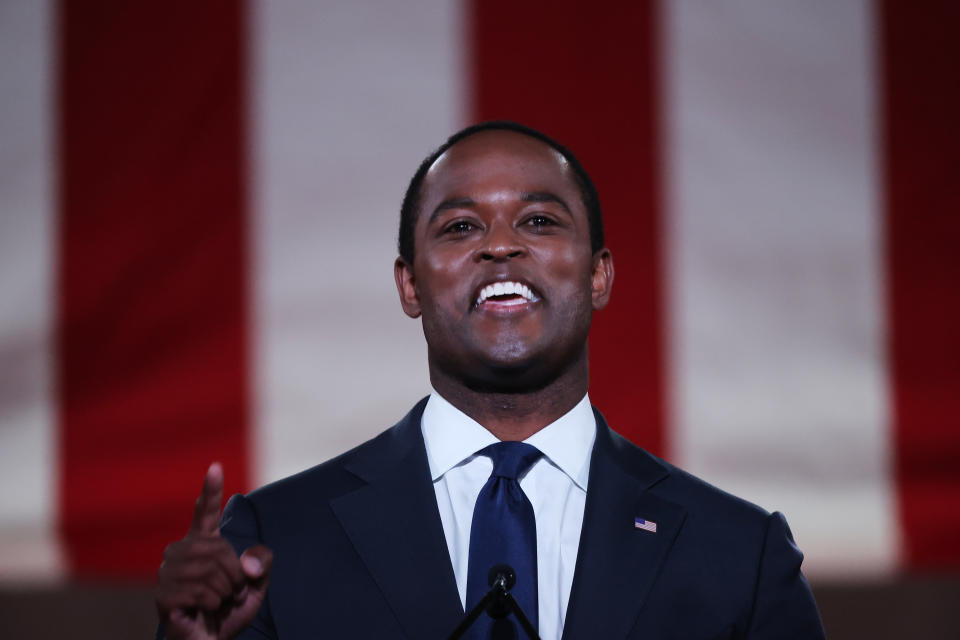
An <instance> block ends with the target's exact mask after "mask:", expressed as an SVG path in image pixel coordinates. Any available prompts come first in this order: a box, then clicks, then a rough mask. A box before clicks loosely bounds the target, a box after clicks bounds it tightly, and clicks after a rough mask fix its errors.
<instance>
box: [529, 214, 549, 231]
mask: <svg viewBox="0 0 960 640" xmlns="http://www.w3.org/2000/svg"><path fill="white" fill-rule="evenodd" d="M526 223H527V224H529V225H532V226H534V227H537V228H538V229H539V228H542V227H549V226H552V225H554V224H556V223H555V222H554V221H553V220H551V219H550V218H548V217H547V216H530V217H529V218H527V221H526Z"/></svg>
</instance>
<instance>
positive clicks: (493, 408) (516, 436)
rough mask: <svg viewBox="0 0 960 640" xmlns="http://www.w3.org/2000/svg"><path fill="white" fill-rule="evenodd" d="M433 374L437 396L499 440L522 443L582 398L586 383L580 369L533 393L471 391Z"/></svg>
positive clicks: (432, 379) (585, 375)
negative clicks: (521, 441)
mask: <svg viewBox="0 0 960 640" xmlns="http://www.w3.org/2000/svg"><path fill="white" fill-rule="evenodd" d="M435 373H436V372H431V376H430V378H431V382H432V384H433V388H434V389H436V391H437V393H439V394H440V395H441V396H443V398H444V399H445V400H447V401H448V402H449V403H450V404H452V405H453V406H455V407H456V408H457V409H459V410H460V411H462V412H464V413H465V414H467V415H468V416H470V417H471V418H473V419H474V420H476V421H477V422H478V423H480V424H481V425H482V426H483V427H484V428H485V429H487V431H489V432H490V433H492V434H493V435H494V436H496V437H497V438H498V439H499V440H518V441H519V440H526V439H527V438H529V437H530V436H532V435H533V434H535V433H536V432H538V431H540V430H541V429H543V428H544V427H546V426H547V425H549V424H551V423H552V422H554V421H556V420H557V419H558V418H560V417H561V416H563V415H564V414H566V413H567V412H568V411H570V410H571V409H573V407H575V406H576V405H577V403H578V402H580V400H582V399H583V396H584V395H586V393H587V386H588V382H589V376H588V374H587V371H586V370H585V369H584V371H582V373H581V372H573V375H568V376H562V377H561V378H559V379H557V380H555V381H554V382H552V383H550V384H548V385H546V386H545V387H543V388H540V389H537V390H534V391H529V392H518V393H504V392H495V391H490V392H488V391H475V390H473V389H470V388H468V387H467V386H466V385H464V384H462V383H460V382H459V381H457V380H454V379H451V378H449V377H447V376H444V375H435Z"/></svg>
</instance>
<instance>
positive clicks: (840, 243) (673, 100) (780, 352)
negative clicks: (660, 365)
mask: <svg viewBox="0 0 960 640" xmlns="http://www.w3.org/2000/svg"><path fill="white" fill-rule="evenodd" d="M663 7H664V12H665V18H664V20H665V22H664V29H665V32H664V42H665V43H666V45H665V51H664V56H663V59H664V65H665V67H664V74H663V78H664V82H665V86H666V107H665V114H666V127H667V128H666V131H665V140H666V146H665V149H666V154H667V158H668V161H667V166H668V172H667V173H668V175H667V181H666V185H665V187H666V197H667V216H666V217H667V220H668V221H669V251H668V255H669V264H668V273H669V277H670V280H669V287H668V289H669V295H670V298H671V299H670V306H669V309H670V315H671V323H672V324H671V327H670V332H669V333H670V335H671V344H670V345H669V348H670V353H671V358H670V361H671V368H672V372H671V390H672V396H673V397H672V400H671V407H672V415H673V418H674V427H675V430H674V432H673V433H672V434H671V438H672V450H673V455H674V457H675V458H676V459H677V461H678V462H679V463H680V464H681V465H684V466H685V467H687V468H689V469H690V470H691V471H692V472H694V473H696V474H698V475H701V476H702V477H703V478H704V479H706V480H708V481H710V482H713V483H716V484H718V485H719V486H721V487H723V488H724V489H727V490H729V491H732V492H734V493H736V494H738V495H741V496H743V497H745V498H748V499H750V500H752V501H755V502H757V503H759V504H761V505H762V506H764V507H766V508H768V509H778V510H782V511H784V512H785V514H786V516H787V518H788V519H789V521H790V524H791V526H792V528H793V531H794V533H795V534H796V538H797V540H798V543H799V545H800V546H801V548H803V549H804V551H805V552H806V554H807V560H806V562H805V565H804V566H805V568H806V569H807V570H808V572H809V573H810V574H813V575H814V576H815V577H818V578H822V577H831V576H834V575H840V574H846V575H849V573H847V572H854V573H857V574H859V575H865V574H870V573H877V572H884V571H889V570H891V569H892V568H893V567H894V566H895V564H896V549H897V531H898V529H897V525H896V519H895V514H894V501H893V493H892V491H893V490H892V481H891V477H890V469H889V467H888V459H889V456H890V450H889V449H890V443H889V437H890V436H889V433H888V420H889V418H888V409H887V398H886V395H885V394H886V369H885V355H884V347H883V344H884V338H883V328H884V323H883V315H882V313H883V308H884V307H883V301H882V291H881V286H882V280H881V275H880V274H881V267H882V263H881V259H882V254H881V243H882V238H881V237H880V233H881V229H882V225H881V222H882V220H881V216H880V211H881V209H880V202H879V197H880V196H879V195H878V194H879V189H878V185H877V181H878V177H877V167H878V164H879V163H878V159H877V158H876V155H875V154H876V153H878V145H877V140H876V129H877V122H876V118H877V108H876V106H875V104H874V100H875V99H876V94H877V88H876V84H877V81H876V79H875V62H874V60H873V51H874V49H875V46H874V43H873V42H872V40H871V38H872V35H873V32H874V30H873V16H872V15H871V4H870V3H869V2H867V1H866V0H862V1H860V2H844V3H835V2H826V1H821V2H817V3H808V2H805V3H802V4H798V3H793V2H787V1H782V2H774V3H754V2H750V3H748V2H727V3H722V4H715V3H703V2H669V3H664V4H663Z"/></svg>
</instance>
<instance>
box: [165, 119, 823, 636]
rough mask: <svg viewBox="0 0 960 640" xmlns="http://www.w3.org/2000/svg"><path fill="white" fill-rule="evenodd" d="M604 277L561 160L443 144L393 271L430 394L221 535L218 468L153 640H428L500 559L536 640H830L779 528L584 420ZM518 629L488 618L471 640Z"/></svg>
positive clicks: (232, 520) (467, 133)
mask: <svg viewBox="0 0 960 640" xmlns="http://www.w3.org/2000/svg"><path fill="white" fill-rule="evenodd" d="M613 275H614V271H613V259H612V256H611V254H610V252H609V250H607V249H606V248H605V247H604V244H603V227H602V220H601V217H600V207H599V201H598V199H597V195H596V191H595V190H594V188H593V185H592V182H591V181H590V178H589V176H588V175H587V173H586V172H585V171H584V170H583V168H582V167H581V166H580V164H579V163H578V162H577V160H576V158H575V157H574V156H573V154H572V153H570V152H569V151H568V150H567V149H565V148H564V147H562V146H561V145H559V144H557V143H556V142H554V141H553V140H550V139H549V138H547V137H545V136H543V135H542V134H540V133H538V132H536V131H533V130H530V129H526V128H524V127H520V126H517V125H513V124H509V123H488V124H485V125H479V126H476V127H471V128H468V129H466V130H464V131H461V132H460V133H458V134H456V135H454V136H453V137H452V138H451V139H450V140H448V142H447V143H446V144H444V145H443V146H441V147H440V148H439V149H438V150H437V151H436V152H435V153H434V154H431V156H429V157H428V158H427V159H426V160H425V161H424V163H423V164H422V165H421V167H420V168H419V169H418V171H417V173H416V174H415V175H414V178H413V179H412V180H411V184H410V188H409V189H408V191H407V195H406V197H405V199H404V203H403V207H402V211H401V226H400V257H399V258H398V259H397V261H396V265H395V276H396V282H397V288H398V291H399V294H400V301H401V305H402V307H403V309H404V311H405V312H406V313H407V314H408V315H409V316H411V317H421V318H422V322H423V331H424V336H425V337H426V340H427V346H428V361H429V368H430V380H431V384H432V386H433V393H432V394H431V396H430V397H429V398H428V399H424V400H422V401H421V402H420V403H418V404H417V405H416V406H415V407H414V408H413V409H412V410H411V411H410V413H409V414H408V415H407V416H406V417H404V418H403V419H402V420H401V421H400V422H398V423H397V424H396V425H395V426H394V427H392V428H391V429H389V430H387V431H385V432H384V433H382V434H381V435H380V436H378V437H376V438H374V439H373V440H371V441H369V442H367V443H365V444H363V445H360V446H359V447H357V448H356V449H353V450H352V451H349V452H347V453H345V454H343V455H341V456H339V457H337V458H335V459H333V460H330V461H328V462H326V463H324V464H322V465H319V466H317V467H314V468H313V469H309V470H307V471H304V472H302V473H300V474H298V475H296V476H293V477H290V478H287V479H285V480H281V481H279V482H277V483H274V484H271V485H268V486H267V487H264V488H262V489H259V490H257V491H254V492H253V493H251V494H250V495H248V496H234V497H233V498H232V499H231V500H230V502H229V503H228V505H227V507H226V509H225V511H224V513H223V517H222V519H220V518H219V508H220V502H221V498H222V496H221V493H222V486H223V476H222V471H221V470H220V468H219V467H218V466H217V465H214V466H212V467H211V469H210V470H209V471H208V474H207V478H206V480H205V483H204V488H203V491H202V493H201V496H200V498H199V499H198V500H197V505H196V508H195V512H194V520H193V524H192V525H191V530H190V532H189V533H188V534H187V536H186V537H185V538H184V539H183V540H181V541H179V542H176V543H174V544H172V545H170V547H168V549H167V552H166V554H165V557H164V563H163V565H162V566H161V568H160V573H159V579H158V582H159V584H158V589H157V597H156V600H157V608H158V611H159V614H160V618H161V623H162V625H163V627H162V628H161V634H162V633H164V632H165V633H166V635H167V637H168V638H171V639H172V638H190V639H192V640H199V639H201V638H233V637H238V636H239V637H242V638H283V639H286V638H319V637H327V638H340V637H362V638H368V637H369V638H374V637H376V638H394V637H395V638H443V637H446V636H447V635H448V634H449V633H450V632H451V631H452V630H453V628H454V627H455V626H456V625H457V624H458V622H459V621H460V619H461V618H462V617H463V615H464V611H465V610H468V609H470V608H471V607H472V606H473V605H474V604H475V603H476V602H478V601H479V599H480V597H481V596H482V594H483V592H484V591H485V590H486V588H487V580H486V576H487V573H488V571H489V569H490V567H491V565H494V564H496V563H498V562H502V561H506V562H508V563H509V564H511V565H512V566H515V567H516V568H517V570H516V586H515V587H514V591H513V593H514V594H516V598H517V601H518V602H519V603H520V605H521V606H522V607H523V609H524V611H525V613H526V614H527V615H528V616H529V617H530V619H531V622H533V624H534V626H535V627H537V629H538V632H539V633H540V635H541V636H542V637H544V638H551V639H554V638H560V637H561V635H562V637H563V638H752V639H757V638H820V637H823V629H822V625H821V623H820V618H819V614H818V613H817V609H816V605H815V604H814V601H813V596H812V594H811V592H810V589H809V587H808V585H807V583H806V581H805V579H804V578H803V575H802V574H801V572H800V564H801V560H802V554H801V553H800V552H799V550H798V549H797V548H796V546H795V545H794V543H793V540H792V538H791V535H790V532H789V529H788V528H787V525H786V522H785V521H784V519H783V517H782V516H780V515H779V514H776V513H775V514H768V513H766V512H765V511H763V510H762V509H760V508H759V507H756V506H753V505H751V504H749V503H746V502H744V501H742V500H740V499H738V498H735V497H733V496H730V495H729V494H725V493H723V492H721V491H720V490H718V489H716V488H714V487H711V486H710V485H708V484H706V483H704V482H702V481H701V480H698V479H696V478H694V477H692V476H690V475H689V474H687V473H685V472H683V471H681V470H679V469H677V468H675V467H672V466H671V465H669V464H668V463H666V462H663V461H661V460H659V459H657V458H655V457H654V456H651V455H650V454H648V453H646V452H645V451H643V450H642V449H640V448H638V447H636V446H634V445H632V444H630V443H628V442H626V441H625V440H624V439H623V438H621V437H620V436H618V435H617V434H616V433H614V432H613V431H611V430H610V429H609V427H608V426H607V425H606V423H605V421H604V419H603V417H602V416H601V415H600V413H599V412H596V410H592V409H591V407H590V404H589V398H588V397H587V387H588V380H589V372H588V358H587V336H588V333H589V329H590V322H591V317H592V313H593V311H594V310H598V309H602V308H603V307H604V306H605V305H606V304H607V301H608V299H609V296H610V292H611V287H612V284H613ZM588 487H589V489H588ZM218 520H219V521H220V524H219V527H218ZM505 532H509V533H505ZM238 554H240V555H239V556H238ZM515 624H516V618H515V617H510V618H508V619H507V621H503V622H497V623H494V622H492V621H491V620H490V619H489V618H487V617H486V616H481V618H480V620H479V621H478V628H477V629H474V630H472V632H473V633H476V634H477V635H475V636H471V637H484V638H488V637H522V636H521V634H522V631H520V630H519V629H518V628H517V627H516V626H515ZM502 634H506V635H505V636H503V635H502ZM511 634H512V635H511Z"/></svg>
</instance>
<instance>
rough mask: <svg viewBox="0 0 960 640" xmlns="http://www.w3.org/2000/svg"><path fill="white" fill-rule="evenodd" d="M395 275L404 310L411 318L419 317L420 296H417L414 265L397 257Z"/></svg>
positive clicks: (394, 264) (394, 268) (394, 266)
mask: <svg viewBox="0 0 960 640" xmlns="http://www.w3.org/2000/svg"><path fill="white" fill-rule="evenodd" d="M393 277H394V279H395V280H396V281H397V293H399V294H400V306H401V307H403V312H404V313H405V314H407V315H408V316H410V317H411V318H419V317H420V298H419V297H418V296H417V287H416V286H415V285H416V280H415V279H414V277H413V267H411V266H410V265H409V264H407V261H406V260H404V259H403V258H397V259H396V261H394V263H393Z"/></svg>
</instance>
